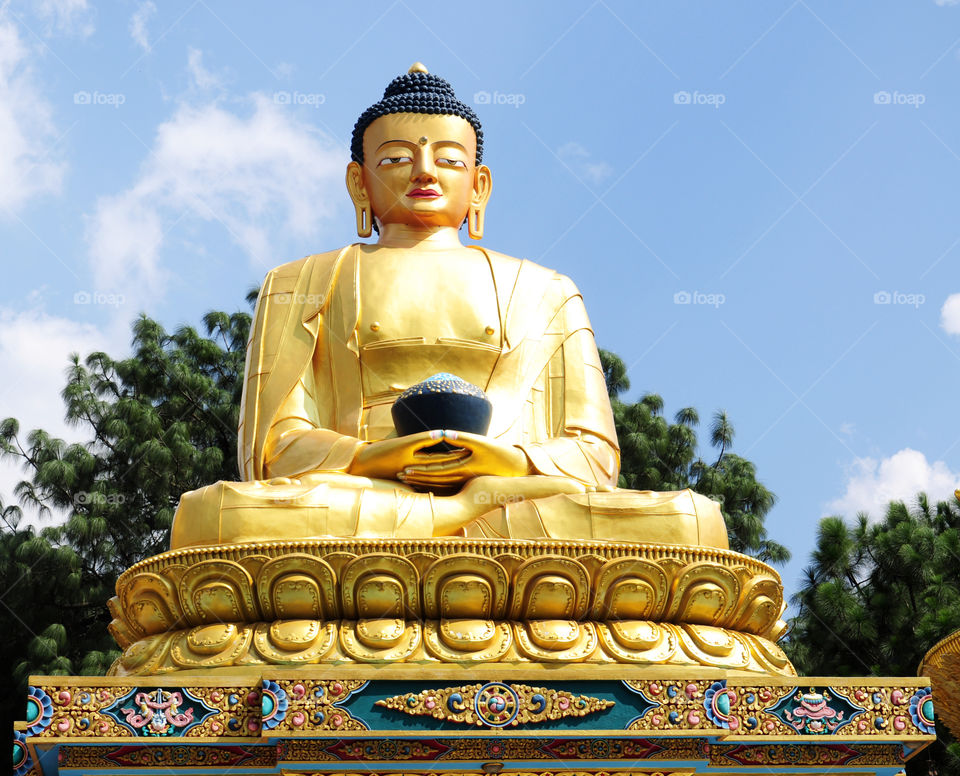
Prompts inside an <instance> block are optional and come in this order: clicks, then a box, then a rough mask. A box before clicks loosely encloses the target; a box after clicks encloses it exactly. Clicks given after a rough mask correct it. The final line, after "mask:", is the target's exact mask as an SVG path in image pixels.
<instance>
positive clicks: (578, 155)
mask: <svg viewBox="0 0 960 776" xmlns="http://www.w3.org/2000/svg"><path fill="white" fill-rule="evenodd" d="M557 156H558V157H560V159H561V160H562V161H563V162H564V163H565V164H566V165H567V166H568V167H569V168H570V169H571V170H573V171H574V173H575V174H576V175H579V176H580V177H581V178H584V179H586V181H587V182H588V183H591V184H593V185H594V186H597V185H599V184H601V183H603V181H605V180H606V179H607V178H609V177H610V175H611V174H612V173H613V168H612V167H611V166H610V165H609V164H607V163H606V162H598V161H595V160H591V158H590V156H591V154H590V152H589V151H588V150H587V149H586V148H584V147H583V146H582V145H580V144H579V143H575V142H569V143H564V144H563V145H562V146H560V147H559V148H558V149H557Z"/></svg>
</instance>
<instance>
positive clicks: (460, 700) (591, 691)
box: [14, 539, 934, 776]
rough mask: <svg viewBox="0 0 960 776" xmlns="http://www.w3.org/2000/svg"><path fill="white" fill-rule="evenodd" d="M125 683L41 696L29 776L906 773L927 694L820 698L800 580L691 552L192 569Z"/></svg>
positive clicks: (151, 614) (536, 553)
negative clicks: (154, 775)
mask: <svg viewBox="0 0 960 776" xmlns="http://www.w3.org/2000/svg"><path fill="white" fill-rule="evenodd" d="M110 606H111V611H112V612H113V614H114V621H113V623H112V624H111V631H112V633H113V634H114V636H115V637H116V639H117V641H118V643H119V644H120V645H121V647H122V649H123V654H122V656H121V657H120V659H119V660H118V661H117V662H116V664H115V665H114V666H113V668H112V669H111V676H108V677H96V678H93V677H34V678H33V679H32V680H31V682H32V684H31V687H30V690H29V697H28V701H27V720H26V722H24V723H19V725H18V727H17V731H16V732H15V737H14V772H15V774H16V776H40V774H44V776H53V774H73V773H77V774H81V773H82V774H94V773H100V772H102V773H107V772H110V773H111V774H125V773H128V772H129V773H132V772H134V771H138V772H139V771H144V770H146V771H148V772H149V771H151V770H154V771H155V772H158V773H159V772H164V773H165V772H167V771H168V770H170V769H176V770H177V771H178V772H183V773H189V774H200V773H211V774H212V773H227V772H229V773H231V774H254V773H256V774H298V773H323V774H354V773H378V774H399V773H403V774H410V773H414V774H420V773H422V774H439V773H441V772H448V773H457V774H459V773H464V774H465V773H475V774H480V773H487V774H490V773H501V772H502V773H506V774H517V775H518V776H519V775H520V774H523V776H526V774H534V773H536V774H545V773H547V774H551V775H556V776H561V774H562V775H563V776H567V774H570V776H573V775H574V774H576V775H577V776H582V775H585V774H604V776H606V775H607V774H614V773H615V774H628V773H629V774H647V773H649V774H654V773H656V774H666V773H671V774H686V773H694V772H704V773H717V774H728V773H731V772H734V771H736V772H742V773H757V774H760V773H766V772H768V771H770V770H771V769H775V770H777V769H782V770H789V771H790V772H791V773H807V772H809V773H826V772H832V771H834V770H835V769H837V768H839V767H842V768H844V769H845V770H849V771H852V772H855V773H878V774H879V773H884V774H893V773H895V772H896V771H898V770H900V769H901V768H902V765H903V763H904V761H905V759H907V758H909V757H910V756H912V755H913V754H915V753H916V752H917V751H919V750H920V749H922V748H923V747H924V746H926V745H927V744H928V743H930V742H931V741H932V740H933V739H934V735H933V728H932V724H933V723H932V716H931V717H930V719H929V720H928V719H927V717H926V716H925V714H930V715H932V707H931V702H930V700H929V699H930V689H929V686H928V683H927V682H926V680H924V679H915V678H914V679H876V678H871V679H852V680H851V679H844V680H840V679H831V678H798V677H797V676H796V675H795V672H794V670H793V667H792V666H791V665H790V662H789V661H788V660H787V658H786V656H785V655H784V653H783V652H782V651H781V650H780V648H779V647H778V646H777V645H776V640H777V638H778V637H779V636H780V635H782V633H783V630H784V624H783V622H782V621H781V620H780V615H781V614H782V612H783V608H784V606H783V601H782V587H781V584H780V579H779V577H778V576H777V574H776V572H774V571H773V570H772V569H770V568H769V567H767V566H765V565H764V564H762V563H759V562H757V561H755V560H753V559H751V558H748V557H745V556H742V555H738V554H736V553H732V552H727V551H721V550H710V549H705V548H695V547H683V546H677V545H643V544H628V543H620V544H617V543H605V542H559V541H557V542H532V541H526V542H524V541H505V540H504V541H498V540H483V541H481V540H468V539H429V540H422V541H413V540H406V541H399V540H398V541H385V540H373V539H371V540H363V539H327V540H318V541H309V542H298V543H281V542H273V543H263V544H245V545H231V546H226V547H216V548H195V549H189V550H180V551H174V552H168V553H165V554H163V555H159V556H157V557H154V558H150V559H147V560H145V561H143V562H142V563H139V564H137V565H136V566H134V567H132V568H131V569H129V570H128V571H127V572H126V573H125V574H124V575H123V576H122V577H121V578H120V580H119V581H118V584H117V597H116V598H114V599H113V600H112V601H111V603H110Z"/></svg>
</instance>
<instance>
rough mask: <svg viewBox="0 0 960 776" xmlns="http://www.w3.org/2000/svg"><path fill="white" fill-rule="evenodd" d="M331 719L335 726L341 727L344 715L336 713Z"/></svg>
mask: <svg viewBox="0 0 960 776" xmlns="http://www.w3.org/2000/svg"><path fill="white" fill-rule="evenodd" d="M330 721H331V722H332V723H333V726H334V727H340V726H341V725H342V724H343V717H342V716H341V715H340V714H334V715H333V716H332V717H330Z"/></svg>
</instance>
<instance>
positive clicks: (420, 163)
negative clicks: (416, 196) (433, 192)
mask: <svg viewBox="0 0 960 776" xmlns="http://www.w3.org/2000/svg"><path fill="white" fill-rule="evenodd" d="M410 180H412V181H417V182H419V183H424V182H430V183H434V182H436V180H437V165H436V163H435V162H434V161H433V154H425V153H419V154H417V155H416V158H415V159H414V160H413V169H412V170H411V171H410Z"/></svg>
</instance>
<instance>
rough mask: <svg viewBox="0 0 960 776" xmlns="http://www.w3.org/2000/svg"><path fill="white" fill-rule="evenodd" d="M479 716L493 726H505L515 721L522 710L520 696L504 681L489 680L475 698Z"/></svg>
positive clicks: (485, 722)
mask: <svg viewBox="0 0 960 776" xmlns="http://www.w3.org/2000/svg"><path fill="white" fill-rule="evenodd" d="M474 708H475V709H476V712H477V717H478V718H479V719H480V720H481V721H482V722H483V723H484V724H486V725H490V726H491V727H504V726H506V725H509V724H510V723H511V722H513V720H514V717H516V716H517V712H519V710H520V696H518V695H517V693H516V691H515V690H514V689H513V688H512V687H509V686H507V685H505V684H503V683H502V682H488V683H487V684H485V685H483V687H481V688H480V689H479V690H478V691H477V696H476V699H475V700H474Z"/></svg>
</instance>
